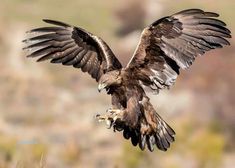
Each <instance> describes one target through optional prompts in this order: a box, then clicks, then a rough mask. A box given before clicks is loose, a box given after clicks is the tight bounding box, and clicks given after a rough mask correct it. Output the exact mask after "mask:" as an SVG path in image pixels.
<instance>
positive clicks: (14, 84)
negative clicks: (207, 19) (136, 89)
mask: <svg viewBox="0 0 235 168" xmlns="http://www.w3.org/2000/svg"><path fill="white" fill-rule="evenodd" d="M186 8H201V9H203V10H206V11H213V12H217V13H219V14H220V15H221V16H220V19H222V20H223V21H225V22H226V23H227V25H228V28H229V29H230V30H231V31H232V32H234V31H235V22H234V18H235V12H234V9H235V1H232V0H223V1H220V0H197V1H192V0H191V1H189V0H175V1H172V0H145V1H143V0H119V1H108V0H99V1H93V0H70V1H65V0H50V1H49V0H1V1H0V67H1V70H0V168H15V167H16V168H34V167H37V168H38V167H40V168H42V167H43V168H77V167H82V168H83V167H84V168H92V167H95V168H140V167H147V168H154V167H158V168H233V167H234V160H235V143H234V142H235V112H234V109H235V88H234V87H235V57H234V53H235V39H234V38H233V39H231V40H230V41H231V46H230V47H225V48H223V49H219V50H215V51H211V52H208V53H207V54H206V56H203V57H201V58H199V59H197V60H196V62H195V63H194V64H193V66H192V67H191V68H190V70H188V71H182V72H181V75H180V76H179V78H178V79H177V82H176V84H175V86H173V87H172V89H171V91H168V90H166V91H161V92H160V94H159V95H158V96H156V95H155V96H154V95H151V100H152V103H153V105H154V106H155V108H156V109H157V111H158V112H159V114H161V116H163V118H164V119H165V120H166V121H167V122H168V123H169V124H170V125H171V126H172V127H173V128H174V129H175V131H176V141H175V143H173V144H172V146H171V148H170V150H169V151H167V152H162V151H159V150H157V149H155V151H154V152H153V153H151V152H147V151H146V152H142V151H140V150H139V148H138V147H132V145H131V143H130V142H129V141H127V140H124V138H123V137H122V134H121V133H113V131H112V130H108V129H106V126H105V125H104V124H99V123H97V121H96V120H95V118H94V116H95V114H97V113H103V112H105V111H106V109H107V108H109V105H110V97H109V96H107V95H106V94H105V93H102V94H98V92H97V83H96V82H95V81H94V80H92V79H91V78H90V76H88V75H86V74H83V73H81V72H80V71H79V70H78V69H74V68H72V67H63V66H61V65H52V64H49V63H46V62H44V63H36V62H35V60H33V59H31V60H30V59H26V57H25V55H26V53H24V52H23V51H22V47H23V46H22V42H21V41H22V40H23V39H24V38H25V32H26V31H27V30H29V29H32V28H36V27H39V26H45V25H46V24H45V23H43V22H42V21H41V20H42V19H43V18H49V19H57V20H60V21H64V22H67V23H70V24H73V25H77V26H80V27H83V28H85V29H87V30H89V31H90V32H93V33H94V34H96V35H99V36H100V37H102V38H103V39H104V40H105V41H106V42H107V43H108V44H109V45H110V46H111V48H112V49H113V51H114V53H115V54H116V55H117V56H118V58H119V59H120V60H121V62H122V63H123V65H126V63H127V62H128V60H129V59H130V57H131V56H132V53H133V52H134V50H135V47H136V45H137V43H138V39H139V36H140V33H141V30H142V29H143V28H144V27H145V26H146V25H148V24H150V23H152V22H153V21H155V20H157V19H159V18H161V17H163V16H166V15H170V14H173V13H175V12H177V11H179V10H183V9H186Z"/></svg>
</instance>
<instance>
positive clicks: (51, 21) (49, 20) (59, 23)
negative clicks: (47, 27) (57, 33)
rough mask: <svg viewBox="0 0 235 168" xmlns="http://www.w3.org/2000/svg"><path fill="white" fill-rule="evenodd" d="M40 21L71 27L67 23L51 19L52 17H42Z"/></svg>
mask: <svg viewBox="0 0 235 168" xmlns="http://www.w3.org/2000/svg"><path fill="white" fill-rule="evenodd" d="M42 21H43V22H45V23H49V24H53V25H57V26H62V27H71V26H70V25H69V24H67V23H64V22H61V21H56V20H52V19H42Z"/></svg>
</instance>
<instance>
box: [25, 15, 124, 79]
mask: <svg viewBox="0 0 235 168" xmlns="http://www.w3.org/2000/svg"><path fill="white" fill-rule="evenodd" d="M43 21H45V22H46V23H49V24H52V25H53V26H51V27H41V28H37V29H33V30H31V31H29V32H28V34H29V35H31V37H29V38H28V39H26V40H24V41H23V42H24V43H26V45H27V46H26V47H25V48H24V49H25V50H28V51H29V55H28V56H29V57H37V58H38V61H44V60H48V59H49V60H51V63H61V64H63V65H72V66H73V67H75V68H81V70H82V71H83V72H88V73H89V74H90V75H91V77H92V78H95V79H96V81H98V80H99V78H100V77H101V75H102V74H104V73H106V72H108V71H111V70H114V69H120V68H122V65H121V63H120V62H119V61H118V59H117V58H116V57H115V55H114V54H113V52H112V51H111V49H110V48H109V46H108V45H107V44H106V43H105V42H104V41H103V40H102V39H101V38H100V37H98V36H95V35H93V34H92V33H90V32H88V31H86V30H84V29H82V28H79V27H75V26H71V25H68V24H66V23H62V22H59V21H54V20H47V19H45V20H43Z"/></svg>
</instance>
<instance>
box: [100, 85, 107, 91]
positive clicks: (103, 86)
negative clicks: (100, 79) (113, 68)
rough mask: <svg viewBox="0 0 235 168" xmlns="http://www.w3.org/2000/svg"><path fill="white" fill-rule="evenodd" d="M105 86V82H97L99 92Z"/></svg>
mask: <svg viewBox="0 0 235 168" xmlns="http://www.w3.org/2000/svg"><path fill="white" fill-rule="evenodd" d="M105 87H106V85H105V84H99V85H98V91H99V92H101V91H102V90H103V89H104V88H105Z"/></svg>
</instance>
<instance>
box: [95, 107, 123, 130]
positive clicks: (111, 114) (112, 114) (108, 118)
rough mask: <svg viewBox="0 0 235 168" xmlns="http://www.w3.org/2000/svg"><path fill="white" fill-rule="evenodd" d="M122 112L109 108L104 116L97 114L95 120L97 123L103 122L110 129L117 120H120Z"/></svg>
mask: <svg viewBox="0 0 235 168" xmlns="http://www.w3.org/2000/svg"><path fill="white" fill-rule="evenodd" d="M122 117H123V110H120V109H112V108H109V109H108V110H107V111H106V114H103V115H100V114H97V115H96V118H97V119H98V121H99V122H105V123H106V125H107V126H108V128H111V127H112V126H113V125H114V124H115V123H116V121H117V120H120V121H121V120H122Z"/></svg>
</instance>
